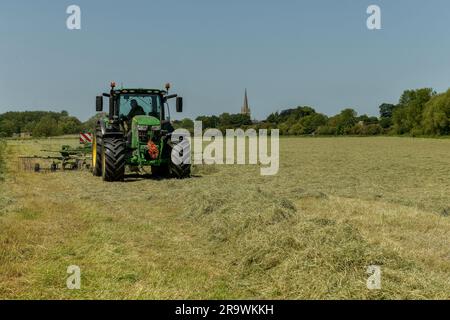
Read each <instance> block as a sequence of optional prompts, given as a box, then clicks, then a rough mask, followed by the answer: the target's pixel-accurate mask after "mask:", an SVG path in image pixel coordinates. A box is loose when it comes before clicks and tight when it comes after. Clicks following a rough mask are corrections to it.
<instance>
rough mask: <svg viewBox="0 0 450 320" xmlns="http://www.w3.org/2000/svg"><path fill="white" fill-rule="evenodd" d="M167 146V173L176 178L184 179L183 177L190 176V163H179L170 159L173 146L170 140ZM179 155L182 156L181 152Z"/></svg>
mask: <svg viewBox="0 0 450 320" xmlns="http://www.w3.org/2000/svg"><path fill="white" fill-rule="evenodd" d="M168 146H169V157H170V159H169V168H168V169H169V175H170V176H171V177H173V178H176V179H185V178H189V177H190V176H191V165H190V164H185V163H181V164H176V163H174V162H173V161H172V151H173V148H174V147H175V145H174V144H172V143H171V142H169V144H168ZM180 156H181V157H183V155H182V154H180Z"/></svg>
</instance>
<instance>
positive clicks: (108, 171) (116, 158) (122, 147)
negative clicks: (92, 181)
mask: <svg viewBox="0 0 450 320" xmlns="http://www.w3.org/2000/svg"><path fill="white" fill-rule="evenodd" d="M125 158H126V144H125V141H124V140H123V139H119V138H107V139H103V147H102V177H103V180H104V181H110V182H113V181H123V180H124V178H125Z"/></svg>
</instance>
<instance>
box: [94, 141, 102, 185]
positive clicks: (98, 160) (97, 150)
mask: <svg viewBox="0 0 450 320" xmlns="http://www.w3.org/2000/svg"><path fill="white" fill-rule="evenodd" d="M92 174H93V175H94V176H95V177H101V176H102V139H101V138H100V137H98V136H94V141H93V142H92Z"/></svg>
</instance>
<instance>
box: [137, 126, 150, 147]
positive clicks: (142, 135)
mask: <svg viewBox="0 0 450 320" xmlns="http://www.w3.org/2000/svg"><path fill="white" fill-rule="evenodd" d="M138 137H139V141H140V142H142V143H147V141H148V127H147V126H138Z"/></svg>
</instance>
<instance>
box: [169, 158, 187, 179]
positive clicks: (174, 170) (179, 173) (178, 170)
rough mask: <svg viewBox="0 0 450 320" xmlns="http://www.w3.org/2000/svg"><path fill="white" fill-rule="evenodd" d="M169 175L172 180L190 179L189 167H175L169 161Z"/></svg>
mask: <svg viewBox="0 0 450 320" xmlns="http://www.w3.org/2000/svg"><path fill="white" fill-rule="evenodd" d="M169 173H170V175H171V176H172V177H173V178H176V179H186V178H190V176H191V165H190V164H181V165H176V164H174V163H172V161H170V164H169Z"/></svg>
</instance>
